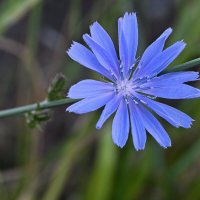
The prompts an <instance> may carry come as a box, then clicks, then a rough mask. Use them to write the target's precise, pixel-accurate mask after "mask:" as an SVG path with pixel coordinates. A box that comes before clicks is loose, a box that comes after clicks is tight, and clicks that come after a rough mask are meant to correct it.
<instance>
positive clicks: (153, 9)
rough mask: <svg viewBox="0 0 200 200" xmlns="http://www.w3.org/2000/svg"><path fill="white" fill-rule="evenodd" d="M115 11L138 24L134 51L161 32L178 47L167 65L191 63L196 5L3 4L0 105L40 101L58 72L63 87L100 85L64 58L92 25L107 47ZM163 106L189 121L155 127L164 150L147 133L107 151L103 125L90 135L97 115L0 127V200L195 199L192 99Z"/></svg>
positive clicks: (199, 20)
mask: <svg viewBox="0 0 200 200" xmlns="http://www.w3.org/2000/svg"><path fill="white" fill-rule="evenodd" d="M125 11H136V12H137V15H138V17H139V28H140V47H139V52H142V51H143V50H144V48H145V47H146V45H148V44H149V43H150V42H151V41H153V40H154V39H155V38H156V37H157V36H158V35H159V34H160V33H161V32H162V31H163V30H164V29H165V28H167V27H169V26H171V27H172V28H173V29H174V32H173V34H172V36H171V39H170V41H168V44H171V43H172V42H173V41H175V40H181V39H184V40H185V42H186V43H187V48H186V49H185V51H184V52H183V53H182V54H181V56H180V57H179V58H178V59H177V61H176V62H175V63H173V64H178V63H182V62H185V61H187V60H190V59H194V58H196V57H200V53H199V52H200V1H199V0H191V1H186V0H182V1H173V0H170V1H169V0H164V1H159V0H144V1H139V0H138V1H137V0H135V1H133V0H132V1H131V0H89V1H81V0H60V1H56V0H5V1H3V2H1V3H0V32H1V37H0V58H1V59H0V60H1V61H0V72H1V73H0V74H1V79H0V85H1V86H0V87H1V91H0V95H1V99H0V105H1V108H2V109H3V108H6V107H11V106H17V105H23V104H27V103H33V102H39V101H41V100H43V99H45V98H46V96H47V88H48V85H50V82H51V80H52V78H53V77H54V76H55V74H57V73H60V72H63V73H64V74H65V76H66V77H67V80H66V85H67V87H68V88H69V87H70V85H71V84H73V83H74V82H76V81H78V80H81V79H82V78H86V77H90V78H91V77H95V78H98V79H101V78H102V77H99V76H98V75H96V74H93V73H92V72H90V71H88V70H87V69H84V68H83V67H81V66H80V65H78V64H77V63H75V62H73V61H71V60H70V59H69V58H68V57H67V56H66V54H65V51H66V49H67V48H68V47H69V46H70V43H71V41H72V40H78V41H80V40H81V35H82V34H83V33H85V32H88V27H89V25H90V24H91V23H92V22H93V21H95V20H98V21H99V22H100V23H101V24H102V25H103V26H104V27H105V28H106V29H107V30H108V32H109V33H110V34H111V35H112V38H113V39H114V41H115V43H116V44H117V35H116V34H117V26H116V25H117V22H116V21H117V18H118V17H119V16H121V15H123V13H124V12H125ZM116 46H117V45H116ZM172 66H173V65H172ZM198 69H199V68H198V67H196V68H194V70H198ZM196 86H197V87H198V86H199V87H200V85H198V84H197V85H196ZM60 87H63V85H62V83H61V85H59V84H58V85H57V87H55V90H56V89H59V88H60ZM66 92H67V91H66ZM49 98H53V99H55V98H60V96H59V97H58V96H56V95H55V94H54V93H51V94H50V95H49ZM169 103H170V104H171V105H173V106H175V107H177V108H179V109H181V110H183V111H185V112H186V113H188V114H189V115H191V116H192V118H194V119H195V122H194V125H193V126H192V128H191V129H187V130H185V129H181V128H180V129H175V128H174V127H171V126H170V125H168V124H167V123H165V122H163V123H164V126H165V128H166V129H167V131H168V133H169V134H170V137H171V139H172V144H173V145H172V148H170V149H166V150H164V149H162V148H160V147H159V146H158V144H156V142H155V141H153V140H151V138H150V137H149V136H148V142H147V147H146V149H145V150H144V151H141V152H136V151H135V150H134V148H133V145H132V141H131V137H130V138H129V142H128V144H127V145H126V147H125V148H123V149H119V148H117V147H116V146H114V144H113V143H112V140H111V120H109V122H107V123H106V125H105V126H104V128H102V129H101V130H100V131H96V130H95V123H96V121H97V120H98V117H99V114H100V112H96V113H92V114H87V115H83V116H75V115H73V114H69V113H65V112H64V111H65V107H61V108H58V109H56V110H55V112H54V114H53V116H52V119H51V120H50V121H49V122H48V123H47V124H43V125H41V126H40V127H38V126H37V128H34V129H30V128H29V127H28V126H27V124H25V119H24V118H16V119H6V120H1V121H0V138H1V142H0V199H1V200H4V199H5V200H38V199H39V200H40V199H41V200H62V199H73V200H74V199H75V200H76V199H77V200H78V199H84V200H110V199H115V200H121V199H123V200H132V199H152V200H155V199H177V198H181V199H183V200H190V199H200V173H199V172H200V171H199V166H200V160H199V158H200V135H199V130H200V114H199V113H200V100H199V99H197V100H189V101H187V100H185V101H170V102H169Z"/></svg>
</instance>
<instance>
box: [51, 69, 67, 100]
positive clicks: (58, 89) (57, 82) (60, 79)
mask: <svg viewBox="0 0 200 200" xmlns="http://www.w3.org/2000/svg"><path fill="white" fill-rule="evenodd" d="M65 93H66V77H65V76H64V75H63V74H61V73H59V74H57V75H56V77H55V78H54V79H53V81H52V83H51V84H50V86H49V88H48V97H47V99H48V101H53V100H58V99H63V98H65V96H66V95H65Z"/></svg>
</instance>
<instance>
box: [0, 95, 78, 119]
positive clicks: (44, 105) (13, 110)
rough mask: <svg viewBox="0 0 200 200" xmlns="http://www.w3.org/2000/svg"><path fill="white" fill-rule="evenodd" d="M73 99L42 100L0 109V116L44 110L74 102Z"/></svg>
mask: <svg viewBox="0 0 200 200" xmlns="http://www.w3.org/2000/svg"><path fill="white" fill-rule="evenodd" d="M74 101H75V100H74V99H68V98H67V99H61V100H55V101H47V100H45V101H42V102H40V103H34V104H30V105H26V106H21V107H17V108H11V109H7V110H2V111H0V118H5V117H11V116H15V115H22V114H24V113H27V112H31V111H34V110H45V109H49V108H54V107H58V106H62V105H66V104H68V103H72V102H74Z"/></svg>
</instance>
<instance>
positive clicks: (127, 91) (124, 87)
mask: <svg viewBox="0 0 200 200" xmlns="http://www.w3.org/2000/svg"><path fill="white" fill-rule="evenodd" d="M133 88H134V85H133V83H132V82H131V81H129V80H122V81H120V82H118V83H117V85H116V90H117V92H120V93H121V94H122V95H123V96H129V95H131V91H132V90H133Z"/></svg>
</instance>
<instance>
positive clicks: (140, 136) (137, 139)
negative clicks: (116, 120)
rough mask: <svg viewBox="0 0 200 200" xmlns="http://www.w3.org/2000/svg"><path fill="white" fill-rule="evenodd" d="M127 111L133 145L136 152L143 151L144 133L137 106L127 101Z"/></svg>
mask: <svg viewBox="0 0 200 200" xmlns="http://www.w3.org/2000/svg"><path fill="white" fill-rule="evenodd" d="M129 110H130V120H131V131H132V136H133V144H134V146H135V149H136V150H137V151H138V150H143V149H144V148H145V143H146V131H145V128H144V125H143V123H142V119H141V116H140V112H139V110H138V106H137V105H136V104H135V103H133V102H132V101H129Z"/></svg>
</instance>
